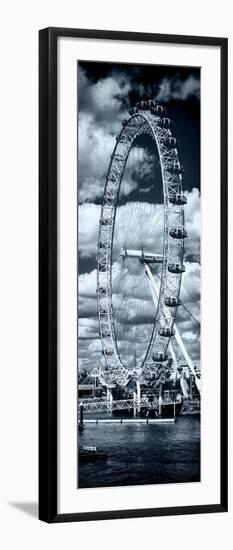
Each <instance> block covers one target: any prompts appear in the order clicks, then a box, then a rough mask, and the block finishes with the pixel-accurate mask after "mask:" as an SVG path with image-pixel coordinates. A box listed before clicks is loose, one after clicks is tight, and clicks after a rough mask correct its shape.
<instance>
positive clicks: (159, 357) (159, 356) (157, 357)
mask: <svg viewBox="0 0 233 550" xmlns="http://www.w3.org/2000/svg"><path fill="white" fill-rule="evenodd" d="M152 359H153V361H154V362H155V363H162V362H164V361H167V359H168V356H167V354H166V353H155V354H154V355H152Z"/></svg>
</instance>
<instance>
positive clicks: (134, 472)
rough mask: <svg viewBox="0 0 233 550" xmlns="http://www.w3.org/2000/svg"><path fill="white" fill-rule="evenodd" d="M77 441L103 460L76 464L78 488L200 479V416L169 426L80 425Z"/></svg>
mask: <svg viewBox="0 0 233 550" xmlns="http://www.w3.org/2000/svg"><path fill="white" fill-rule="evenodd" d="M79 445H81V446H82V445H96V446H97V448H100V449H103V450H104V451H106V452H107V458H106V459H99V460H92V461H87V462H84V463H80V464H79V483H78V486H79V488H87V487H109V486H117V485H118V486H119V485H142V484H150V483H185V482H191V481H200V418H199V416H196V415H190V416H188V415H187V416H185V415H184V416H179V417H178V418H177V420H176V423H175V424H156V425H155V424H154V425H153V424H133V425H129V424H114V423H113V424H97V425H96V424H85V429H84V431H83V432H82V433H79Z"/></svg>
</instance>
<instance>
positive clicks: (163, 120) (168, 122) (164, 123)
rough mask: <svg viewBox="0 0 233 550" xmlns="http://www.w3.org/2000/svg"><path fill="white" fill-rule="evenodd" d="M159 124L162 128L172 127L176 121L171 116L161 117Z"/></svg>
mask: <svg viewBox="0 0 233 550" xmlns="http://www.w3.org/2000/svg"><path fill="white" fill-rule="evenodd" d="M158 125H159V126H160V127H161V128H172V126H174V122H173V121H172V120H171V119H170V118H161V119H160V121H159V123H158Z"/></svg>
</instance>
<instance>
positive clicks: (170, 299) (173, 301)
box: [164, 296, 181, 307]
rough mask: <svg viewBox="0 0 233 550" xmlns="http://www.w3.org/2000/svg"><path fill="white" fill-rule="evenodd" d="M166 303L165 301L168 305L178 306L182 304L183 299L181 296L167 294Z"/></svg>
mask: <svg viewBox="0 0 233 550" xmlns="http://www.w3.org/2000/svg"><path fill="white" fill-rule="evenodd" d="M164 303H165V306H167V307H177V306H180V305H181V300H180V298H175V297H173V296H167V297H166V298H164Z"/></svg>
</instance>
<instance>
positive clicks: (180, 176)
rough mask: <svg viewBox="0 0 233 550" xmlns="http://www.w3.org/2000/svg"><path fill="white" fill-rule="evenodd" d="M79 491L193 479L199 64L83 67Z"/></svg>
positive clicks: (197, 403)
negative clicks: (190, 65) (191, 65)
mask: <svg viewBox="0 0 233 550" xmlns="http://www.w3.org/2000/svg"><path fill="white" fill-rule="evenodd" d="M77 93H78V113H77V131H78V330H77V337H78V365H77V369H78V467H77V478H78V479H77V486H78V488H79V489H82V488H91V487H110V486H124V485H141V484H162V483H166V484H167V483H187V482H199V481H200V480H201V477H200V410H201V397H200V390H201V358H200V277H201V259H200V69H199V68H194V67H179V66H178V67H174V66H161V65H130V64H116V63H114V64H112V63H100V62H89V61H88V62H86V61H79V62H78V90H77Z"/></svg>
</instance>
